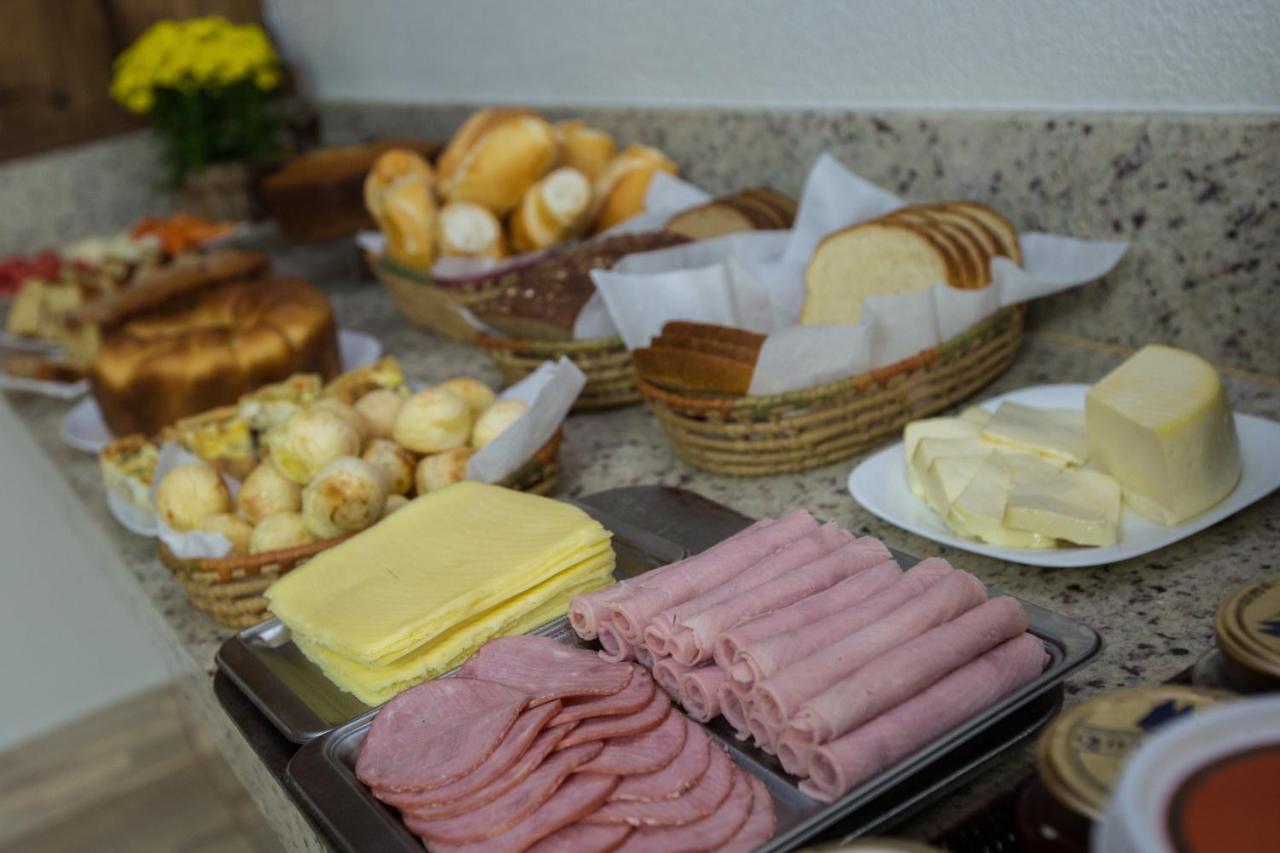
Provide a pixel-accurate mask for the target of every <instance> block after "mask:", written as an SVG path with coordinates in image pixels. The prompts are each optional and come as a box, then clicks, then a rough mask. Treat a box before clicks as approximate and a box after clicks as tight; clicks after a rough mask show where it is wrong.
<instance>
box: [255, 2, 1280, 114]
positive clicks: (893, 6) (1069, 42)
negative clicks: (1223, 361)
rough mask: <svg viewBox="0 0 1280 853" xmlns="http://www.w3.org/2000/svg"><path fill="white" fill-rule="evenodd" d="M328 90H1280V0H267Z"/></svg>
mask: <svg viewBox="0 0 1280 853" xmlns="http://www.w3.org/2000/svg"><path fill="white" fill-rule="evenodd" d="M268 3H269V10H270V14H271V15H272V17H273V19H274V21H273V23H274V26H275V32H276V34H277V36H278V37H279V38H280V39H281V41H282V42H283V45H284V49H285V52H286V53H287V55H288V56H289V57H290V59H291V60H292V61H293V62H294V63H295V66H296V67H297V68H298V69H299V70H300V71H301V72H302V74H303V80H304V84H305V85H306V86H307V87H308V88H309V90H310V91H311V92H312V93H314V94H315V95H318V96H319V97H321V98H326V99H341V100H374V101H386V102H435V103H450V102H452V103H460V102H523V103H531V104H605V105H621V104H655V105H752V106H784V107H797V106H825V107H876V108H893V107H900V108H910V107H923V108H928V107H944V108H949V109H1002V108H1027V109H1049V110H1076V111H1081V110H1084V111H1087V110H1129V109H1133V110H1157V111H1164V110H1169V111H1182V110H1185V111H1210V112H1235V111H1265V112H1270V111H1275V110H1277V109H1280V52H1278V51H1277V45H1278V44H1280V4H1277V3H1276V0H968V2H959V0H953V2H945V1H944V0H878V2H871V0H866V1H865V2H860V1H859V0H505V1H504V0H434V2H432V0H268Z"/></svg>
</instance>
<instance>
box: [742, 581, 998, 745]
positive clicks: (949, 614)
mask: <svg viewBox="0 0 1280 853" xmlns="http://www.w3.org/2000/svg"><path fill="white" fill-rule="evenodd" d="M908 574H909V573H908ZM907 580H908V578H907V576H906V575H903V577H902V579H901V580H900V581H899V582H898V584H901V583H903V582H904V581H907ZM898 584H895V585H894V586H897V585H898ZM892 589H893V587H890V588H889V590H892ZM889 590H886V592H888V591H889ZM986 598H987V589H986V587H985V586H983V585H982V581H980V580H978V579H977V578H975V577H974V576H973V575H971V574H969V573H968V572H959V571H954V572H951V573H949V574H948V575H946V576H945V577H943V578H942V579H941V580H939V581H938V582H937V583H934V584H933V585H932V586H929V587H928V588H927V589H926V590H925V591H924V592H923V593H921V594H920V595H917V596H916V597H914V598H912V599H910V600H908V601H907V602H906V603H905V604H902V605H901V606H900V607H898V608H897V609H895V610H893V611H892V612H890V613H888V614H886V615H885V616H883V617H881V618H880V619H877V620H875V621H874V622H872V623H870V624H869V625H867V626H866V627H864V628H862V629H861V630H859V631H856V632H854V633H852V634H849V635H847V636H845V637H843V638H841V639H839V640H837V641H836V642H834V643H833V644H831V645H830V646H828V647H827V648H825V649H823V650H822V651H820V652H818V653H817V654H814V655H812V656H811V657H808V658H806V659H804V660H800V661H796V662H795V663H793V664H792V665H790V666H788V667H786V668H784V669H783V670H782V671H780V672H777V673H775V674H774V675H772V676H770V677H769V678H767V679H765V680H764V681H762V682H759V683H757V684H756V685H755V687H753V688H752V694H751V695H752V699H753V700H754V705H755V707H756V709H757V710H758V711H759V713H760V716H761V717H762V718H763V719H764V720H765V721H767V722H768V723H769V724H770V725H771V726H773V727H774V728H776V729H779V730H781V729H782V728H784V727H786V726H787V725H788V724H789V723H790V722H791V721H792V719H793V716H794V715H795V713H796V712H797V711H798V710H799V709H800V706H801V705H803V704H804V703H805V702H807V701H808V700H809V699H811V698H813V697H814V696H817V695H818V694H819V693H821V692H822V691H824V690H826V689H827V688H829V687H831V686H832V685H834V684H835V683H836V682H838V681H840V680H841V679H843V678H845V677H846V676H848V675H849V674H850V673H852V672H855V671H856V670H858V669H859V668H860V667H863V666H865V665H866V664H867V663H869V662H871V661H872V660H874V659H875V658H876V657H878V656H880V655H882V654H884V653H885V652H887V651H889V650H890V649H892V648H894V647H896V646H899V645H901V644H903V643H905V642H907V641H908V640H911V639H913V638H915V637H918V636H920V635H921V634H923V633H924V632H925V631H928V630H929V629H930V628H933V627H935V626H937V625H941V624H942V623H943V622H946V621H948V620H949V619H954V618H955V617H957V616H959V615H960V614H961V613H964V612H965V611H967V610H971V609H972V608H974V607H977V606H978V605H979V604H981V603H982V602H983V601H985V600H986ZM798 734H799V736H800V737H804V736H805V731H804V730H801V731H799V733H798Z"/></svg>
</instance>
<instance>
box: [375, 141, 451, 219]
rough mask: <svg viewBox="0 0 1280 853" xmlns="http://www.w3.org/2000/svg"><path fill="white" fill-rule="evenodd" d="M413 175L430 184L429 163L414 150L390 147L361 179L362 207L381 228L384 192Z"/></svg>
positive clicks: (383, 213) (384, 203)
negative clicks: (362, 184)
mask: <svg viewBox="0 0 1280 853" xmlns="http://www.w3.org/2000/svg"><path fill="white" fill-rule="evenodd" d="M410 175H417V176H418V177H420V178H422V179H423V180H425V181H426V182H427V184H428V185H431V183H432V182H434V180H435V174H434V173H433V172H432V170H431V164H430V163H428V162H427V161H426V160H424V159H422V157H420V156H419V155H418V154H417V153H415V152H413V151H409V150H408V149H405V148H392V149H391V150H390V151H387V152H384V153H383V154H382V155H381V156H380V157H378V159H377V160H375V161H374V163H373V168H371V169H370V170H369V174H367V175H365V178H364V206H365V208H366V209H367V210H368V211H369V215H370V216H372V217H373V220H374V222H376V223H378V227H379V228H385V227H386V225H385V219H386V194H387V190H388V189H390V188H391V185H392V184H393V183H395V182H396V181H398V180H400V179H401V178H406V177H409V176H410Z"/></svg>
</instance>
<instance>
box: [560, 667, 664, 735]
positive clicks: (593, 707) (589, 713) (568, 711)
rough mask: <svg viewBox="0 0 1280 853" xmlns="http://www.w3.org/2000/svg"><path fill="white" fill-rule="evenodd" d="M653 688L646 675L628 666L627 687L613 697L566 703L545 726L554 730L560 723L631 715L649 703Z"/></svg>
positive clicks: (593, 697)
mask: <svg viewBox="0 0 1280 853" xmlns="http://www.w3.org/2000/svg"><path fill="white" fill-rule="evenodd" d="M653 692H654V685H653V679H652V678H650V677H649V673H647V672H645V671H644V670H643V669H641V668H639V667H637V666H632V667H631V680H630V681H628V682H627V686H626V687H624V688H622V689H621V690H619V691H618V692H617V693H610V694H608V695H605V696H585V697H579V698H577V699H567V700H565V702H564V706H563V707H562V708H561V709H560V713H558V714H556V715H555V717H553V718H552V719H551V722H550V723H549V725H553V726H558V725H561V724H563V723H574V722H577V721H579V720H586V719H589V718H592V717H613V716H617V715H619V714H634V713H635V712H636V711H639V710H640V709H641V708H643V707H644V706H645V705H648V704H649V702H650V701H651V700H652V699H653Z"/></svg>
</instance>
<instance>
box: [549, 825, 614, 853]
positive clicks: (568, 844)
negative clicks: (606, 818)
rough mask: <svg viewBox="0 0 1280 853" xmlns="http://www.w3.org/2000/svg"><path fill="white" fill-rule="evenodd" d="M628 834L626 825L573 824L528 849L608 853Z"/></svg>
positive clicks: (572, 852)
mask: <svg viewBox="0 0 1280 853" xmlns="http://www.w3.org/2000/svg"><path fill="white" fill-rule="evenodd" d="M630 834H631V827H629V826H627V825H626V824H605V823H595V824H592V823H574V824H570V825H569V826H566V827H565V828H564V829H557V830H556V831H555V832H553V833H551V834H550V835H548V836H547V837H546V838H544V839H542V840H541V841H539V842H538V843H537V844H535V845H533V846H532V847H530V848H529V853H609V851H611V850H617V849H618V846H619V845H621V844H622V842H623V841H626V840H627V836H628V835H630Z"/></svg>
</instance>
